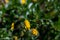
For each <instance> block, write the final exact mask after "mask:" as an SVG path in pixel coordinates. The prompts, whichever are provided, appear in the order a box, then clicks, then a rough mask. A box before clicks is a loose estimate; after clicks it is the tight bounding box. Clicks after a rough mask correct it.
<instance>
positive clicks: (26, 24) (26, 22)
mask: <svg viewBox="0 0 60 40" xmlns="http://www.w3.org/2000/svg"><path fill="white" fill-rule="evenodd" d="M24 24H25V28H26V29H28V30H29V29H30V22H29V21H28V20H27V19H25V21H24Z"/></svg>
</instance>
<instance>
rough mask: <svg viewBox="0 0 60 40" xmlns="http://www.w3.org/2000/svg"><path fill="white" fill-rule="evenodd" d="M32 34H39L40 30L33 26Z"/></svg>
mask: <svg viewBox="0 0 60 40" xmlns="http://www.w3.org/2000/svg"><path fill="white" fill-rule="evenodd" d="M32 34H33V35H35V36H37V35H38V31H37V30H36V29H34V28H33V29H32Z"/></svg>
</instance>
